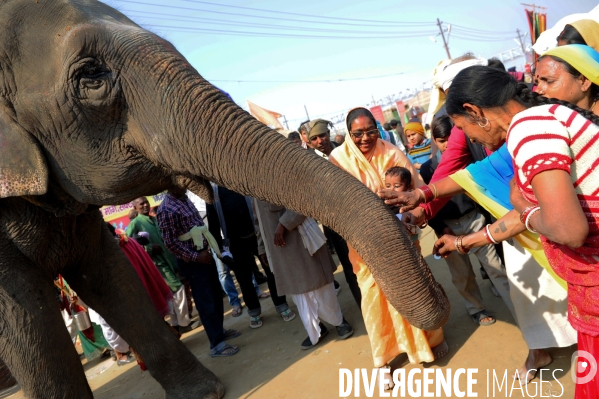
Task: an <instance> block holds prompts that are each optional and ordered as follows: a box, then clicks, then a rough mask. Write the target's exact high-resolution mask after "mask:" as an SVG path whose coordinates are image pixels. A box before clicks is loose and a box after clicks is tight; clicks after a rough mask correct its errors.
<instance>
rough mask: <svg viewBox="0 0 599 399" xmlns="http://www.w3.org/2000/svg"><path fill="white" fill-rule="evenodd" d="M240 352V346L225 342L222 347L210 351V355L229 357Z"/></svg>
mask: <svg viewBox="0 0 599 399" xmlns="http://www.w3.org/2000/svg"><path fill="white" fill-rule="evenodd" d="M237 352H239V348H238V347H237V346H231V345H229V344H225V345H224V346H223V347H222V349H220V350H217V351H215V350H214V349H213V350H211V351H210V357H227V356H233V355H234V354H236V353H237Z"/></svg>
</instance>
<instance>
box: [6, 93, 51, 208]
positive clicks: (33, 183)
mask: <svg viewBox="0 0 599 399" xmlns="http://www.w3.org/2000/svg"><path fill="white" fill-rule="evenodd" d="M3 102H4V99H0V198H6V197H17V196H22V195H42V194H45V193H46V191H47V188H48V167H47V165H46V161H45V159H44V156H43V155H42V152H41V150H40V147H39V145H38V144H37V143H36V142H35V141H34V139H33V138H32V137H31V135H30V134H29V133H28V132H27V131H25V129H23V128H22V127H21V126H20V125H19V124H17V123H16V121H15V120H14V119H13V118H12V117H11V116H10V115H9V112H8V109H10V108H9V106H8V105H7V104H6V103H3Z"/></svg>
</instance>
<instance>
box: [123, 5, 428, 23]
mask: <svg viewBox="0 0 599 399" xmlns="http://www.w3.org/2000/svg"><path fill="white" fill-rule="evenodd" d="M113 1H118V2H121V3H125V4H139V5H144V6H153V7H161V8H171V9H177V10H185V11H200V12H206V13H212V14H220V15H231V16H235V17H243V18H259V19H267V20H269V21H272V19H273V18H272V17H269V16H264V15H248V14H240V13H234V12H226V11H216V10H207V9H201V8H189V7H181V6H174V5H164V4H155V3H146V2H142V1H137V0H113ZM315 17H320V16H315ZM320 18H321V17H320ZM327 18H328V17H327ZM330 18H331V19H335V18H334V17H330ZM277 19H278V20H280V21H290V22H300V23H313V24H320V25H322V23H323V22H325V21H320V20H318V21H306V20H302V19H295V18H284V17H278V18H277ZM326 23H327V24H330V25H348V26H364V27H372V26H373V25H372V24H356V23H350V22H344V23H341V22H333V21H328V22H326ZM376 26H378V27H385V26H388V27H397V26H398V24H389V25H384V24H378V25H376ZM414 26H417V25H413V26H411V27H414ZM422 26H431V27H433V26H436V24H434V23H429V24H426V25H422Z"/></svg>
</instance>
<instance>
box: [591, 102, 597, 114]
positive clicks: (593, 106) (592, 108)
mask: <svg viewBox="0 0 599 399" xmlns="http://www.w3.org/2000/svg"><path fill="white" fill-rule="evenodd" d="M595 105H597V101H593V105H591V112H593V111H594V110H595Z"/></svg>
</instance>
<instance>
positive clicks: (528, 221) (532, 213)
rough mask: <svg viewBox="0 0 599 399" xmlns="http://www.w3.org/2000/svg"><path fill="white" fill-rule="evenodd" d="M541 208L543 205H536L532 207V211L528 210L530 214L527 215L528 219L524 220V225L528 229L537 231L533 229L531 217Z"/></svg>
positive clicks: (532, 231) (533, 231)
mask: <svg viewBox="0 0 599 399" xmlns="http://www.w3.org/2000/svg"><path fill="white" fill-rule="evenodd" d="M540 210H541V207H540V206H536V207H534V209H532V210H531V211H530V212H528V215H526V220H525V221H524V226H526V230H528V231H530V232H531V233H536V232H537V231H536V230H535V229H533V228H532V226H531V225H530V217H531V216H532V215H534V214H535V213H536V212H538V211H540Z"/></svg>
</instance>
